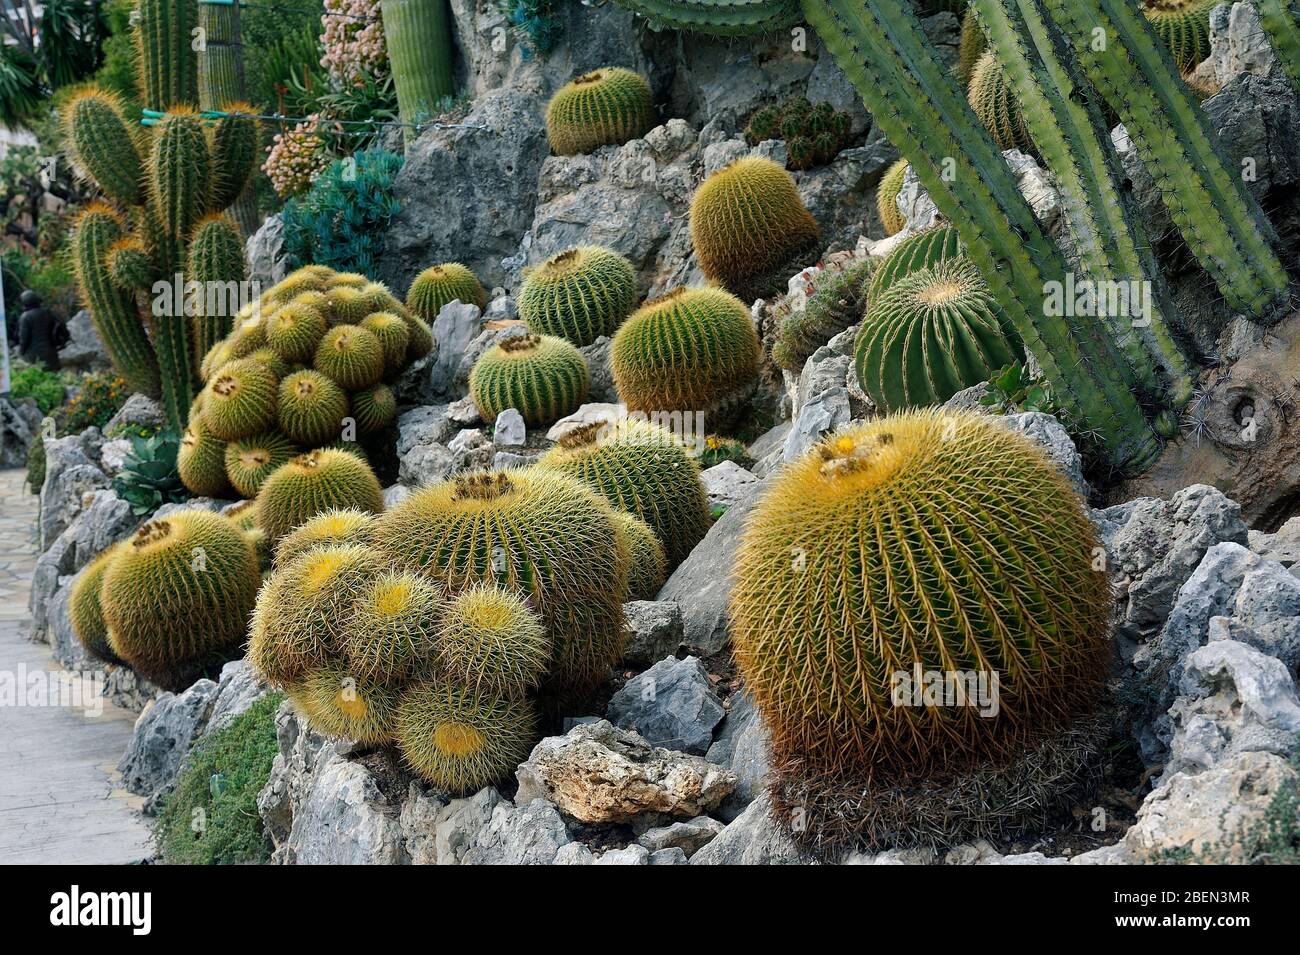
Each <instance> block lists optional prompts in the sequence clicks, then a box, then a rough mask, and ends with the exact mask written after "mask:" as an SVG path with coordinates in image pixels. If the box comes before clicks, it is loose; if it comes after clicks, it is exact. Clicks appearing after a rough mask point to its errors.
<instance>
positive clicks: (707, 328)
mask: <svg viewBox="0 0 1300 955" xmlns="http://www.w3.org/2000/svg"><path fill="white" fill-rule="evenodd" d="M758 355H759V344H758V333H757V332H755V331H754V325H753V322H751V321H750V318H749V309H748V308H746V307H745V305H744V303H743V302H741V301H740V299H738V298H736V297H735V296H734V295H732V294H730V293H729V292H725V291H723V290H722V289H715V288H702V289H685V288H682V289H677V290H676V291H674V292H671V293H669V294H668V295H665V296H664V297H662V298H658V299H654V300H652V301H649V302H646V303H645V305H643V306H641V308H640V309H639V310H637V311H636V312H635V313H633V315H632V317H631V318H629V319H628V320H627V321H626V322H624V323H623V327H622V328H620V329H619V330H618V334H617V335H615V336H614V341H613V343H612V345H611V346H610V367H611V370H612V371H613V374H614V383H615V385H616V386H617V388H618V396H619V399H620V400H621V401H622V402H623V403H624V404H625V405H627V406H628V408H630V409H632V410H634V411H650V412H655V411H659V412H673V411H700V412H705V413H706V414H709V415H715V416H717V417H718V418H719V419H725V418H726V417H727V416H728V415H729V413H730V410H729V409H730V408H731V406H732V405H734V403H735V401H736V398H737V397H739V396H742V395H743V394H744V393H745V392H746V391H747V389H748V388H749V387H750V386H751V385H752V383H753V382H754V379H755V376H756V375H757V374H758Z"/></svg>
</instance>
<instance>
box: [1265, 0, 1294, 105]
mask: <svg viewBox="0 0 1300 955" xmlns="http://www.w3.org/2000/svg"><path fill="white" fill-rule="evenodd" d="M1253 3H1254V5H1255V9H1256V10H1257V11H1258V12H1259V23H1260V26H1262V27H1263V28H1264V32H1265V33H1267V34H1268V42H1269V43H1270V44H1271V45H1272V47H1273V52H1274V53H1276V54H1277V59H1278V62H1279V63H1281V64H1282V69H1283V70H1284V71H1285V72H1286V75H1287V76H1289V77H1290V78H1291V86H1292V87H1293V88H1294V89H1295V91H1296V92H1297V93H1300V7H1297V6H1296V3H1295V0H1253Z"/></svg>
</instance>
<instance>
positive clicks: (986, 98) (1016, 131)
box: [966, 51, 1034, 151]
mask: <svg viewBox="0 0 1300 955" xmlns="http://www.w3.org/2000/svg"><path fill="white" fill-rule="evenodd" d="M966 96H967V98H968V99H969V100H970V106H971V109H973V110H975V115H976V116H978V117H979V118H980V122H981V123H983V124H984V128H985V129H987V130H988V131H989V133H990V134H991V135H992V136H993V141H994V142H995V143H997V144H998V148H1000V149H1021V150H1025V151H1031V150H1033V148H1034V143H1033V140H1032V139H1031V138H1030V136H1029V128H1028V127H1027V126H1026V125H1025V120H1024V117H1022V116H1021V115H1020V104H1019V103H1018V102H1017V101H1016V94H1015V93H1014V92H1013V91H1012V89H1011V84H1010V83H1008V82H1007V74H1006V72H1005V71H1004V70H1003V69H1002V65H1001V64H1000V63H999V62H998V60H997V57H995V56H994V55H993V53H992V51H985V53H984V55H983V56H981V57H980V58H979V59H978V60H976V62H975V66H974V68H973V69H972V70H971V77H970V87H969V88H968V89H967V91H966Z"/></svg>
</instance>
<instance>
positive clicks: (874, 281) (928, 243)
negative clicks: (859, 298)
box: [866, 225, 964, 303]
mask: <svg viewBox="0 0 1300 955" xmlns="http://www.w3.org/2000/svg"><path fill="white" fill-rule="evenodd" d="M963 250H964V247H963V246H962V244H961V239H960V237H959V236H958V235H957V230H956V229H954V228H953V227H952V226H950V225H938V226H934V227H933V228H930V229H926V230H925V231H923V232H918V233H916V235H910V236H908V237H907V238H906V239H904V240H903V241H902V242H900V243H898V245H896V246H894V248H893V250H892V251H891V252H890V253H889V254H888V255H887V256H885V258H884V261H882V262H881V263H880V265H879V266H878V267H877V268H876V270H875V271H874V272H873V273H872V274H871V284H870V286H869V287H868V289H867V296H866V300H867V302H868V303H870V302H874V301H877V300H878V299H879V298H881V296H883V295H884V294H885V293H886V292H887V291H889V287H890V286H891V285H893V284H894V283H895V282H897V281H898V280H899V279H901V278H903V277H904V276H906V275H911V274H912V273H913V272H917V271H919V270H921V269H928V268H930V267H931V266H933V265H935V264H936V263H938V262H942V261H944V260H945V259H951V258H954V257H956V256H958V255H961V254H963Z"/></svg>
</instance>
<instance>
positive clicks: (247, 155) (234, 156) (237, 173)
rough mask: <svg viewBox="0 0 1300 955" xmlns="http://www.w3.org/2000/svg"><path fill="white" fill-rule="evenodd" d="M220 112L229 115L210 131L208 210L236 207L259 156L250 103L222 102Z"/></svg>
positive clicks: (257, 134)
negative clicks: (210, 175)
mask: <svg viewBox="0 0 1300 955" xmlns="http://www.w3.org/2000/svg"><path fill="white" fill-rule="evenodd" d="M220 109H221V110H222V111H224V112H226V113H227V114H229V115H226V116H223V117H221V119H219V120H217V123H216V125H215V126H214V127H213V129H212V200H211V206H210V208H213V209H225V208H227V207H228V206H235V207H236V208H238V206H237V203H238V202H239V201H240V197H241V196H242V195H244V194H245V187H247V186H248V183H249V181H250V180H251V179H252V178H253V173H254V172H256V171H257V163H258V159H259V158H260V156H261V137H260V135H259V132H258V128H257V123H256V121H254V120H253V118H252V117H253V116H254V115H256V112H257V111H256V109H255V108H254V107H253V106H252V104H250V103H245V102H242V101H238V100H236V101H232V102H225V103H222V104H221V107H220ZM241 222H242V220H241Z"/></svg>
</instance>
